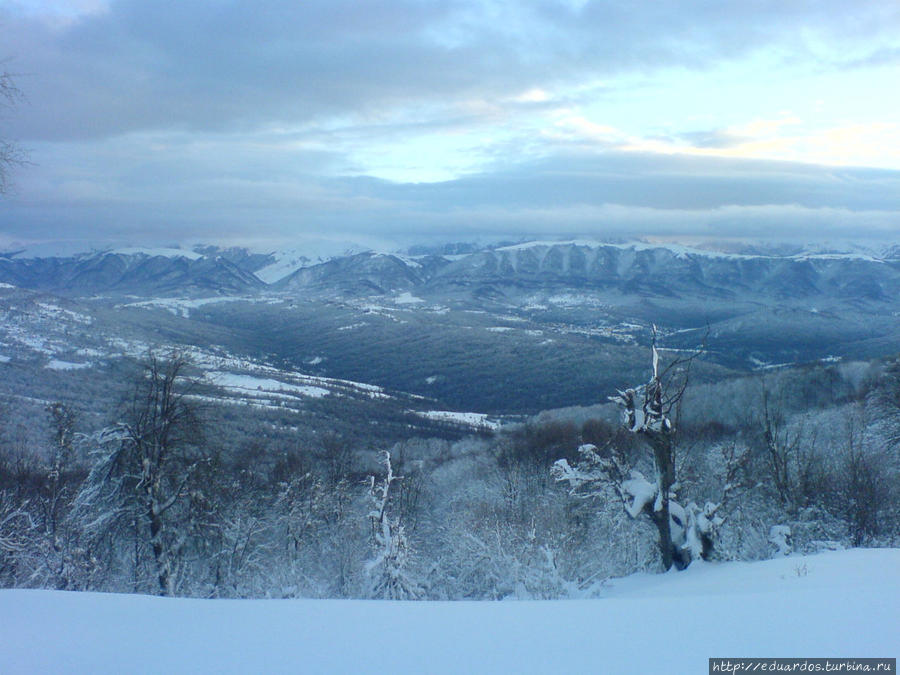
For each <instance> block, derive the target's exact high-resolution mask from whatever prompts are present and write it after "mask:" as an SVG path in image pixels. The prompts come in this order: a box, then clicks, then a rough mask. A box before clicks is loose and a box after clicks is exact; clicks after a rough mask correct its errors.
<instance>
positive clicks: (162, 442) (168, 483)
mask: <svg viewBox="0 0 900 675" xmlns="http://www.w3.org/2000/svg"><path fill="white" fill-rule="evenodd" d="M187 365H188V364H187V361H186V359H185V357H184V356H183V355H181V354H178V353H173V354H171V355H169V356H168V357H167V358H165V359H161V358H158V357H157V356H156V355H154V354H152V353H151V354H150V355H149V357H148V360H147V364H146V367H145V372H144V373H143V376H142V377H141V379H140V381H139V383H138V386H137V390H136V392H135V395H134V397H133V400H132V405H131V409H130V411H129V413H128V417H127V420H126V421H125V422H120V423H119V424H117V425H115V426H113V427H108V428H106V429H104V430H102V431H101V432H99V433H98V434H95V435H94V436H93V437H92V439H91V440H92V443H93V445H94V454H95V457H96V461H95V463H94V465H93V467H92V468H91V471H90V473H89V475H88V477H87V479H86V481H85V485H84V486H83V488H82V490H81V492H80V494H79V495H78V497H77V499H76V507H77V508H78V509H79V512H80V514H81V515H82V518H83V519H84V522H85V529H86V530H87V531H88V532H89V533H91V532H93V533H95V534H98V535H106V536H111V537H113V538H114V539H119V540H120V541H118V542H113V544H119V545H121V543H122V542H121V540H123V539H125V538H126V537H127V535H128V533H129V531H130V533H131V534H132V536H133V537H134V539H133V542H134V551H135V553H134V564H135V567H137V566H138V563H139V559H140V558H141V552H142V551H144V550H146V547H147V546H149V549H150V552H151V557H150V562H151V567H152V570H153V574H154V576H155V579H156V585H157V590H158V592H159V593H160V594H161V595H172V594H173V593H174V592H175V587H176V578H177V574H178V570H177V562H178V557H179V554H180V552H181V550H182V547H183V545H184V540H185V533H186V531H187V529H188V528H189V524H188V523H187V522H184V521H179V519H177V518H176V517H173V516H172V514H171V511H172V510H173V507H176V506H178V505H179V504H181V503H183V502H185V501H186V500H185V498H186V496H187V487H188V485H189V482H190V481H191V479H192V477H193V475H194V472H195V470H196V469H197V467H198V466H199V464H200V463H201V462H203V461H204V460H203V457H202V454H201V440H202V439H201V428H200V424H199V421H198V417H197V414H196V410H195V407H194V405H192V404H191V402H190V401H189V400H188V399H187V398H186V396H185V389H186V383H185V382H184V381H182V380H183V376H184V370H185V368H186V367H187ZM183 515H189V514H183ZM176 522H177V523H178V524H176Z"/></svg>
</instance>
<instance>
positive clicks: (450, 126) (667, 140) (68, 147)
mask: <svg viewBox="0 0 900 675" xmlns="http://www.w3.org/2000/svg"><path fill="white" fill-rule="evenodd" d="M0 58H4V59H5V61H4V64H3V66H2V69H3V70H6V71H9V72H11V73H13V74H14V75H15V78H16V82H17V84H18V86H19V88H20V89H21V90H22V92H23V94H24V95H25V99H24V100H23V101H22V102H20V104H19V105H18V106H17V107H16V108H15V109H14V110H6V111H4V112H3V115H2V119H0V138H6V139H12V140H14V141H16V142H17V143H18V144H19V145H20V146H21V147H23V148H25V149H26V150H27V151H28V153H29V155H30V160H31V164H30V165H28V166H24V167H19V168H16V169H15V170H14V173H13V182H14V186H13V187H14V189H13V191H12V192H11V193H10V194H8V195H5V196H3V197H0V246H6V247H9V246H11V245H12V244H13V243H15V242H27V241H36V240H54V239H68V240H93V241H97V240H104V239H110V240H120V241H128V242H130V243H135V244H140V243H148V244H150V243H152V244H159V243H170V242H186V241H192V240H193V241H196V240H211V241H224V240H253V239H264V240H272V241H277V240H279V239H289V238H290V237H291V236H294V235H302V234H324V235H327V236H340V237H348V238H352V237H354V236H358V237H369V238H371V237H383V238H387V239H393V240H403V239H406V238H411V237H413V236H415V235H434V236H438V237H443V238H447V239H466V238H470V237H483V236H492V235H504V236H505V235H509V236H517V235H523V234H524V235H540V236H569V235H591V236H601V237H602V236H618V237H621V236H648V235H649V236H683V237H684V236H693V237H697V236H699V237H728V236H733V237H766V238H774V239H806V240H822V239H862V238H881V239H894V240H896V239H898V238H900V113H898V111H900V2H897V0H884V1H883V2H877V1H873V2H866V1H864V0H855V1H854V2H848V1H847V0H839V1H838V0H820V1H817V2H809V1H802V2H801V1H796V2H792V1H791V0H777V1H767V0H759V1H752V0H741V1H739V2H732V1H729V0H713V1H702V2H701V1H699V0H698V1H687V0H680V1H672V0H653V1H652V2H650V1H647V2H625V1H619V2H609V1H607V2H587V1H579V0H556V1H553V0H545V1H541V2H526V1H523V0H510V1H504V0H493V1H492V0H489V1H484V2H479V1H468V0H439V1H434V2H425V1H422V0H392V1H390V2H374V1H372V2H367V1H362V0H303V1H302V2H298V1H297V0H289V1H285V2H266V1H260V0H256V1H254V2H249V1H248V2H242V1H231V0H204V1H202V2H197V1H193V0H177V1H172V2H165V1H164V2H149V1H148V0H128V1H121V2H120V1H114V0H113V1H104V0H20V1H8V0H0Z"/></svg>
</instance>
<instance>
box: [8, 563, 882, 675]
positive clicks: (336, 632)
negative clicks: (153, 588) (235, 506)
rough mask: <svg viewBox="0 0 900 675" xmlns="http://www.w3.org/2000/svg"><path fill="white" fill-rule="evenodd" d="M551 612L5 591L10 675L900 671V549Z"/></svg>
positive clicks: (728, 573)
mask: <svg viewBox="0 0 900 675" xmlns="http://www.w3.org/2000/svg"><path fill="white" fill-rule="evenodd" d="M603 595H604V597H601V598H599V599H593V600H566V601H544V602H518V601H510V602H492V603H488V602H419V603H415V602H410V603H404V602H376V601H340V600H185V599H163V598H155V597H145V596H130V595H104V594H98V593H63V592H53V591H27V590H5V591H0V626H2V629H0V673H29V674H31V673H369V672H372V673H381V674H384V673H517V674H518V673H553V672H559V673H623V674H624V673H656V672H665V673H674V674H679V673H685V674H687V673H706V672H707V659H708V658H709V657H711V656H718V657H751V656H756V657H829V656H830V657H896V656H898V652H900V549H881V550H859V549H856V550H849V551H839V552H828V553H822V554H820V555H816V556H809V557H789V558H781V559H777V560H768V561H764V562H758V563H723V564H697V563H695V564H694V565H693V566H691V568H690V569H689V570H688V571H686V572H681V573H679V572H672V573H669V574H666V575H635V576H632V577H628V578H626V579H621V580H617V581H615V582H609V584H608V587H607V588H606V589H605V591H604V594H603Z"/></svg>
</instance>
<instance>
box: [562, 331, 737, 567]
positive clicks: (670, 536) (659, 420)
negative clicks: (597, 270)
mask: <svg viewBox="0 0 900 675" xmlns="http://www.w3.org/2000/svg"><path fill="white" fill-rule="evenodd" d="M696 356H697V353H694V354H692V355H691V356H689V357H686V358H679V359H675V360H674V361H673V362H672V363H670V364H669V366H668V367H667V368H666V369H665V370H664V371H663V372H660V359H659V351H658V350H657V347H656V327H655V326H654V327H653V339H652V343H651V365H652V372H651V376H650V380H649V381H648V382H647V384H644V385H641V386H639V387H635V388H631V389H626V390H624V391H619V392H617V394H616V395H615V396H610V397H609V400H611V401H613V402H615V403H616V404H618V405H620V406H621V407H622V409H623V414H622V423H623V425H624V427H625V428H626V429H627V430H628V431H629V432H631V433H634V434H638V435H640V436H641V437H642V438H643V439H644V441H645V442H646V446H647V447H648V448H649V450H650V453H651V455H652V467H653V475H652V476H651V478H650V479H648V478H646V477H645V476H644V474H643V473H642V472H641V471H639V470H638V469H637V468H635V466H634V463H633V462H631V461H630V459H629V458H628V457H627V456H626V454H625V453H624V452H623V451H622V449H621V448H620V447H617V446H616V445H615V444H614V443H610V444H608V445H607V446H606V447H604V448H603V449H602V450H601V449H598V448H597V446H595V445H592V444H585V445H582V446H581V447H579V448H578V453H579V456H580V458H579V460H578V462H577V463H576V465H575V466H571V465H570V464H569V462H568V461H567V460H565V459H560V460H558V461H557V462H556V463H555V464H554V465H553V467H552V469H551V472H552V475H553V477H554V478H555V479H556V480H558V481H565V482H567V483H568V484H569V486H570V489H571V491H572V493H573V494H576V495H579V496H587V497H595V496H602V495H604V494H608V491H609V490H612V492H613V493H614V494H615V495H616V497H617V498H618V499H619V500H621V503H622V506H623V507H624V509H625V512H626V513H627V514H628V515H629V516H630V517H631V518H638V517H639V516H641V515H643V516H646V517H647V518H649V519H650V520H651V521H652V523H653V525H654V526H655V527H656V530H657V533H658V545H659V550H660V554H661V556H662V564H663V568H664V569H666V570H668V569H669V568H671V567H672V565H675V566H676V567H677V568H678V569H684V568H686V567H687V566H688V565H690V563H691V560H693V559H696V558H709V557H710V555H711V554H712V551H713V540H714V536H715V531H716V529H717V528H718V526H719V525H721V524H722V522H723V521H722V518H721V517H720V516H719V515H718V511H719V509H720V507H721V503H714V502H706V503H705V504H704V505H703V506H702V507H701V506H698V505H697V504H696V503H694V502H691V503H689V504H688V505H687V506H682V505H681V504H680V503H679V502H678V501H676V492H677V490H678V487H679V486H678V483H677V481H676V476H675V473H676V467H675V443H674V434H675V425H674V424H673V422H672V419H671V415H672V412H673V410H674V409H675V407H676V406H677V405H678V403H679V402H680V401H681V398H682V396H683V394H684V390H685V388H686V386H687V382H688V377H687V373H688V371H689V367H690V365H691V363H692V361H693V359H694V358H695V357H696Z"/></svg>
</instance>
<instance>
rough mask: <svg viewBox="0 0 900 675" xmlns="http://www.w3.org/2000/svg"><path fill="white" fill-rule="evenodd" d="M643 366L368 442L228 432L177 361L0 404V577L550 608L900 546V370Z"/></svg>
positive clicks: (17, 581) (865, 365)
mask: <svg viewBox="0 0 900 675" xmlns="http://www.w3.org/2000/svg"><path fill="white" fill-rule="evenodd" d="M647 356H648V358H647V363H646V378H647V379H646V380H645V381H644V382H629V381H627V379H625V378H624V377H623V381H622V382H621V390H619V391H599V392H598V396H597V399H598V404H597V405H595V406H590V407H576V408H567V409H560V410H555V411H545V412H543V413H541V414H539V415H536V416H533V417H530V418H528V419H527V420H526V421H524V422H521V423H515V424H513V423H509V424H505V425H503V426H502V427H500V428H499V430H497V431H495V432H492V433H482V434H479V435H474V436H468V437H465V438H462V439H457V440H452V439H447V438H431V437H410V438H407V439H404V440H402V441H399V442H397V441H392V442H388V441H385V440H384V439H383V438H379V437H373V438H372V439H371V441H369V442H366V440H365V439H361V438H360V437H359V436H358V435H354V436H353V437H348V436H347V435H344V434H342V433H341V420H340V419H334V420H333V421H332V424H331V428H325V429H322V431H321V432H320V433H318V434H313V435H309V434H306V435H304V436H303V437H302V438H298V439H297V441H296V442H294V443H292V442H290V441H289V440H287V441H286V440H285V439H284V437H283V436H279V437H274V438H273V437H271V436H269V435H267V434H266V433H265V432H264V430H262V429H260V430H259V433H254V432H252V431H244V432H243V433H242V434H235V433H234V427H232V426H229V425H228V424H225V423H223V419H224V418H223V413H222V410H221V409H220V407H218V406H216V405H213V404H210V403H209V402H207V401H205V400H204V398H203V397H202V396H197V395H196V389H197V387H198V384H199V383H198V382H197V380H196V378H195V377H193V375H192V372H193V371H192V368H191V363H190V359H189V357H188V356H186V355H185V354H184V353H183V352H177V351H176V352H165V353H152V352H151V353H148V355H147V356H146V357H145V358H144V359H141V360H139V361H136V362H135V363H134V364H133V366H134V367H133V368H132V369H130V370H126V371H123V372H127V373H129V377H130V381H129V382H128V387H127V390H128V392H129V393H128V395H127V396H125V397H123V399H122V400H121V401H120V403H119V404H118V405H116V406H112V407H111V408H110V409H109V410H105V411H96V412H97V413H98V414H97V416H96V419H95V418H91V419H86V418H85V417H84V416H82V415H80V414H79V413H77V412H76V411H75V409H74V408H73V407H71V406H70V405H68V404H65V403H55V404H52V405H49V406H46V408H45V409H44V411H43V415H42V416H40V418H39V419H38V418H29V419H27V420H23V419H22V415H21V412H20V411H17V410H16V408H15V403H14V401H13V399H10V400H9V402H7V403H5V404H4V405H5V407H4V408H3V410H2V411H0V586H2V587H5V588H12V587H22V588H48V589H60V590H95V591H113V592H128V593H149V594H158V595H166V596H185V597H230V598H293V597H306V598H390V599H485V600H487V599H505V598H520V599H550V598H565V597H591V596H592V594H594V593H596V592H597V590H598V589H599V588H601V587H602V586H603V584H604V583H605V582H606V580H608V579H610V578H612V577H618V576H624V575H627V574H630V573H633V572H636V571H651V572H656V571H662V570H665V569H668V568H670V567H673V568H676V569H684V568H686V567H688V566H689V565H690V564H691V562H692V561H694V560H697V559H700V558H702V559H704V560H760V559H765V558H770V557H774V556H781V555H785V554H788V553H791V552H803V553H808V552H817V551H822V550H832V549H843V548H850V547H888V546H893V547H896V546H898V545H900V359H880V360H874V361H866V362H862V361H860V362H852V361H848V362H841V363H817V364H812V365H806V366H799V367H792V368H784V369H774V370H769V371H762V372H760V373H755V374H751V375H739V376H733V377H729V378H724V379H720V380H718V381H710V380H705V381H704V380H698V381H692V380H691V377H690V375H691V371H690V367H691V365H692V362H693V360H694V359H695V358H696V357H698V356H700V354H699V353H698V354H694V355H690V356H684V355H680V356H679V357H678V358H674V359H673V357H672V356H671V355H668V357H667V358H666V357H660V355H659V354H658V353H657V351H656V348H655V343H654V345H653V348H652V352H648V355H647ZM700 358H702V356H700ZM605 379H610V374H609V373H607V374H606V377H605ZM613 379H615V378H613ZM608 398H609V401H608V402H606V401H607V399H608ZM98 420H100V422H99V423H98ZM26 423H27V426H28V428H29V432H28V433H27V434H26V433H22V426H23V424H26Z"/></svg>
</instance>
